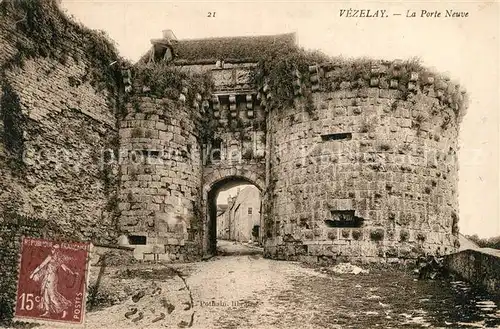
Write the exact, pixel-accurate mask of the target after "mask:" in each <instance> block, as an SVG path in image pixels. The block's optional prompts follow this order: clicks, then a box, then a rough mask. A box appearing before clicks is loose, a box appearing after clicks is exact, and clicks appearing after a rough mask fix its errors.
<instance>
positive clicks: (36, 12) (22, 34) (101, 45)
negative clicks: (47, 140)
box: [0, 0, 128, 94]
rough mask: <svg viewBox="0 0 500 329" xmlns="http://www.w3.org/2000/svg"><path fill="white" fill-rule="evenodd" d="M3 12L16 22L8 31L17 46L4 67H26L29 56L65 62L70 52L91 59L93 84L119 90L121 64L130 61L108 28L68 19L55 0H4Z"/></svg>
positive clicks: (77, 57) (114, 91)
mask: <svg viewBox="0 0 500 329" xmlns="http://www.w3.org/2000/svg"><path fill="white" fill-rule="evenodd" d="M0 16H3V18H2V19H6V20H9V21H11V22H13V23H12V24H11V27H10V28H11V31H10V32H11V33H8V34H6V35H7V37H8V38H10V40H8V41H11V42H12V43H13V44H15V45H16V49H17V52H16V53H15V54H14V55H13V56H12V57H11V58H10V59H9V60H8V61H7V62H6V63H5V64H4V65H3V67H2V70H8V69H11V68H13V67H15V66H18V67H23V65H24V63H25V61H26V60H28V59H31V58H36V57H48V58H53V59H56V60H58V61H59V62H60V63H62V64H65V63H66V61H67V60H68V59H69V57H70V56H71V57H73V59H74V60H75V61H76V62H79V61H80V60H82V59H85V60H87V61H88V65H87V67H88V70H89V71H88V77H87V78H88V79H89V80H90V83H91V84H92V85H93V86H94V88H96V89H97V90H108V91H109V92H110V94H118V93H119V88H120V87H121V84H122V83H121V81H122V78H121V71H120V66H122V65H128V63H127V62H126V61H125V60H124V59H123V58H121V57H119V56H118V52H117V50H116V47H115V45H114V43H113V42H112V41H111V40H110V39H109V37H108V36H107V35H106V33H105V32H103V31H95V30H91V29H88V28H86V27H85V26H83V25H82V24H80V23H77V22H75V21H73V20H71V19H69V18H68V17H67V16H66V15H65V14H64V13H63V12H61V10H60V9H59V7H58V5H57V1H56V0H32V1H24V0H11V1H3V2H0ZM7 26H8V25H7ZM82 57H83V58H82ZM113 63H115V64H113Z"/></svg>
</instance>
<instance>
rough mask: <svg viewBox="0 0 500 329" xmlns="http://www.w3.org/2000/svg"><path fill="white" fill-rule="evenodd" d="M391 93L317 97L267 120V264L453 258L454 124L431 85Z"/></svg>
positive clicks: (370, 90)
mask: <svg viewBox="0 0 500 329" xmlns="http://www.w3.org/2000/svg"><path fill="white" fill-rule="evenodd" d="M377 83H378V81H377ZM422 85H424V84H423V83H422ZM394 87H395V88H388V86H385V87H382V86H378V85H376V86H371V87H365V88H360V89H354V90H351V89H350V88H348V87H347V88H342V90H338V91H335V92H327V91H321V90H320V91H318V92H315V93H313V94H312V95H311V98H309V99H308V98H307V97H303V98H302V99H301V100H297V101H296V102H295V106H294V108H288V109H285V110H283V111H271V113H270V116H271V117H270V131H269V135H270V137H268V138H270V139H271V166H272V167H271V172H270V175H271V176H270V177H271V179H270V182H271V183H270V191H271V192H270V199H271V200H272V201H271V206H270V218H269V220H268V221H267V223H266V229H265V233H264V234H266V235H267V237H268V240H267V242H266V248H265V252H266V255H267V256H268V257H271V258H277V259H305V260H314V261H317V260H321V259H323V258H324V259H325V260H327V261H328V260H333V259H351V260H353V259H360V260H377V259H378V260H382V259H386V260H394V261H396V260H397V258H399V259H404V258H413V257H416V256H417V255H418V254H421V253H430V254H443V253H451V252H453V251H455V248H456V242H455V241H456V238H457V234H458V227H457V221H458V214H457V211H458V202H457V199H458V198H457V171H458V167H457V157H456V152H457V141H458V121H459V118H457V117H456V115H455V111H454V110H453V109H452V108H451V107H450V106H448V105H446V104H444V103H443V102H441V101H440V100H439V99H438V96H437V95H436V94H435V93H434V88H433V86H432V85H431V88H429V89H428V90H427V92H422V91H420V90H419V92H418V93H417V92H415V93H412V92H405V91H401V90H398V84H397V81H396V84H395V86H394ZM431 90H432V92H430V91H431Z"/></svg>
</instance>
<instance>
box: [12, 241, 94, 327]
mask: <svg viewBox="0 0 500 329" xmlns="http://www.w3.org/2000/svg"><path fill="white" fill-rule="evenodd" d="M89 252H90V244H89V243H78V242H57V241H50V240H43V239H34V238H27V237H25V238H23V242H22V247H21V266H20V271H19V278H18V281H17V300H16V308H15V317H16V318H17V319H18V320H20V321H23V320H27V319H31V320H41V321H57V322H65V323H73V324H81V323H83V320H84V315H85V299H86V298H85V293H86V291H85V290H86V283H87V275H88V269H89V266H88V264H89V261H88V257H89Z"/></svg>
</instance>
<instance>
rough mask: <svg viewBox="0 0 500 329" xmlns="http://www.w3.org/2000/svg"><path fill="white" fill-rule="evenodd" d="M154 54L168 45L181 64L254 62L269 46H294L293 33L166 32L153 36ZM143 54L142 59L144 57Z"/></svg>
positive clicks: (157, 54) (175, 59)
mask: <svg viewBox="0 0 500 329" xmlns="http://www.w3.org/2000/svg"><path fill="white" fill-rule="evenodd" d="M151 43H152V44H153V47H154V51H155V54H156V56H155V57H156V58H158V57H163V55H162V54H164V53H165V50H166V48H167V47H171V48H172V49H173V53H174V61H175V62H181V63H182V64H201V63H207V64H208V63H215V62H216V61H218V60H224V61H225V62H239V63H241V62H252V61H253V62H254V61H256V60H257V59H258V57H259V54H261V53H262V52H264V51H268V50H269V49H280V50H283V49H287V48H290V49H291V48H294V47H296V34H295V33H286V34H275V35H260V36H238V37H218V38H203V39H184V40H182V39H181V40H176V39H175V38H171V37H169V36H168V35H164V38H161V39H152V40H151ZM145 59H146V56H144V57H143V58H142V59H141V60H145Z"/></svg>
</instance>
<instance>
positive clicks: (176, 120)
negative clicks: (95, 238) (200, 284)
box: [119, 88, 201, 260]
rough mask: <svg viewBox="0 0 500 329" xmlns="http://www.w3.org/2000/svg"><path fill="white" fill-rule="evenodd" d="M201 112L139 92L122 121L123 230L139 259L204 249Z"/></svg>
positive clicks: (185, 256) (170, 257) (181, 256)
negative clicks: (199, 219)
mask: <svg viewBox="0 0 500 329" xmlns="http://www.w3.org/2000/svg"><path fill="white" fill-rule="evenodd" d="M136 89H139V88H136ZM196 113H197V112H196V111H194V110H193V109H192V108H189V107H188V106H186V105H185V104H184V103H183V102H182V101H174V100H171V99H168V98H167V97H155V96H151V95H149V96H144V95H142V96H141V94H140V93H139V94H138V95H134V96H133V98H132V100H131V101H130V102H129V103H128V104H127V115H126V116H125V118H124V119H122V120H121V122H120V126H121V128H120V150H121V156H120V158H121V162H120V168H121V179H120V181H121V189H120V199H119V208H120V210H121V217H120V230H121V232H122V233H125V234H126V235H127V236H128V240H129V244H130V245H132V246H134V247H135V253H136V257H137V258H139V259H148V258H151V259H153V257H158V258H159V259H160V260H177V259H180V260H183V259H189V258H190V257H191V256H194V257H195V258H197V257H198V256H199V254H200V253H201V250H199V249H200V248H198V245H199V244H200V242H199V241H196V240H197V237H198V234H199V233H200V232H198V231H197V228H196V227H195V226H196V221H195V220H194V217H195V214H196V207H197V204H198V202H199V193H200V186H201V153H200V147H199V142H198V134H197V131H198V130H197V124H196V121H197V118H196ZM193 245H195V246H194V247H193Z"/></svg>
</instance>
